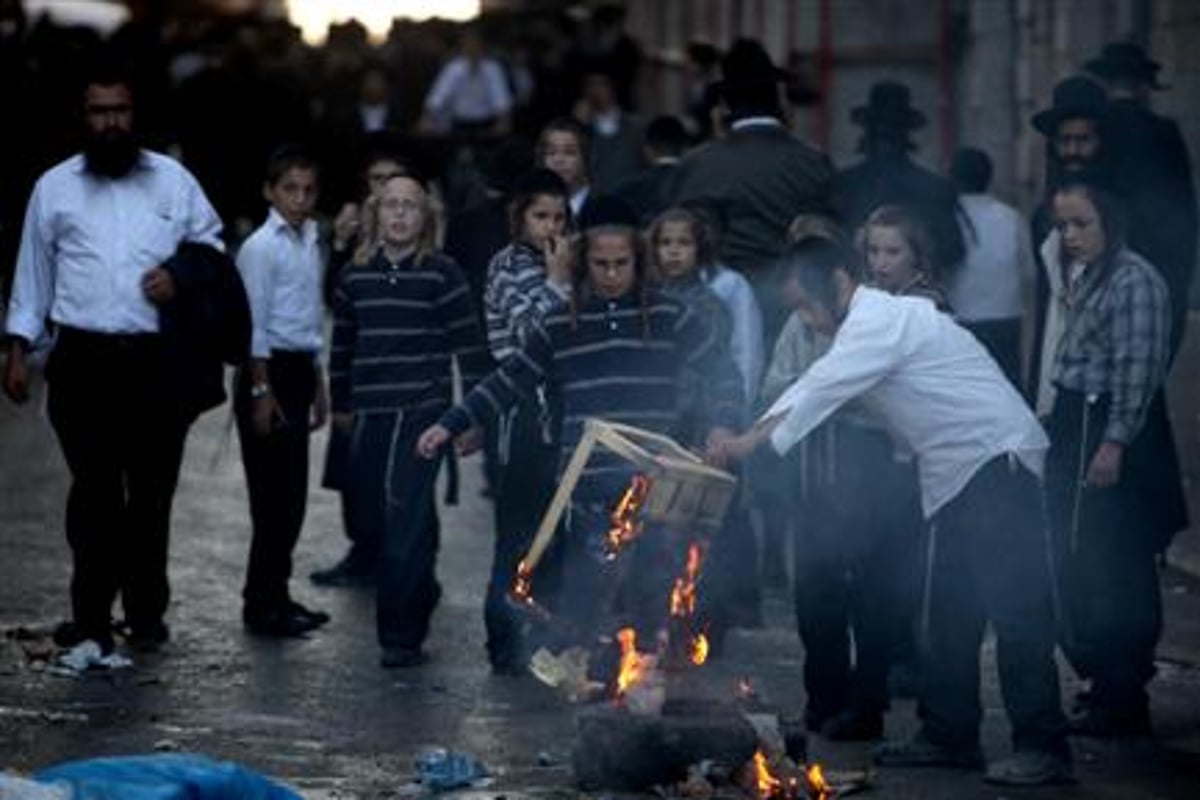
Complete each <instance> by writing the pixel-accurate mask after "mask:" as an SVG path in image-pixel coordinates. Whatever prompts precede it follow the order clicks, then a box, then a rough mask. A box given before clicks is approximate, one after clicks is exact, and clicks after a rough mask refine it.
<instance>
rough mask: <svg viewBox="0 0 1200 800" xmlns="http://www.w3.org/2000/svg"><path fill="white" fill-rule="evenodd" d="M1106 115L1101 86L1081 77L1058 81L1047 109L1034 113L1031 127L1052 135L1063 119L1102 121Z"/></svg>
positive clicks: (1106, 107) (1104, 93) (1106, 96)
mask: <svg viewBox="0 0 1200 800" xmlns="http://www.w3.org/2000/svg"><path fill="white" fill-rule="evenodd" d="M1107 113H1108V94H1107V93H1106V92H1105V91H1104V87H1103V86H1101V85H1100V84H1098V83H1096V82H1095V81H1094V80H1092V79H1091V78H1085V77H1083V76H1082V75H1077V76H1075V77H1071V78H1066V79H1065V80H1061V81H1059V82H1058V83H1057V84H1056V85H1055V87H1054V98H1053V102H1052V103H1051V105H1050V108H1047V109H1043V110H1041V111H1039V112H1038V113H1036V114H1034V115H1033V117H1032V119H1030V124H1032V125H1033V127H1034V128H1036V129H1037V130H1038V132H1039V133H1041V134H1043V135H1045V136H1054V134H1055V132H1056V131H1057V129H1058V124H1059V123H1060V122H1062V121H1063V120H1065V119H1080V118H1083V119H1095V120H1099V119H1103V118H1104V115H1105V114H1107Z"/></svg>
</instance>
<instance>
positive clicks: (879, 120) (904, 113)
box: [850, 81, 925, 131]
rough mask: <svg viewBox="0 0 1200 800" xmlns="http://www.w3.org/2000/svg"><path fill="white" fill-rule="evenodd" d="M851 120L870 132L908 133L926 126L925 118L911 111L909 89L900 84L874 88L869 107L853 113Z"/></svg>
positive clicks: (883, 84)
mask: <svg viewBox="0 0 1200 800" xmlns="http://www.w3.org/2000/svg"><path fill="white" fill-rule="evenodd" d="M850 120H851V121H852V122H853V123H854V124H855V125H859V126H861V127H863V128H867V129H869V130H879V129H883V130H894V131H909V130H913V129H915V128H920V127H922V126H923V125H924V124H925V115H924V114H922V113H921V112H920V111H918V110H917V109H915V108H913V107H912V95H911V93H910V92H909V90H908V87H907V86H905V85H904V84H903V83H898V82H897V81H880V82H879V83H877V84H875V85H874V86H872V87H871V93H870V95H868V96H867V104H866V105H865V106H858V107H857V108H855V109H853V110H852V111H851V112H850Z"/></svg>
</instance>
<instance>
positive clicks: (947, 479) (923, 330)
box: [764, 287, 1050, 517]
mask: <svg viewBox="0 0 1200 800" xmlns="http://www.w3.org/2000/svg"><path fill="white" fill-rule="evenodd" d="M859 396H861V397H862V400H863V402H864V404H865V405H866V406H867V407H868V408H870V409H872V410H873V411H874V412H875V413H877V414H879V416H880V417H881V418H882V419H883V420H884V421H885V422H886V423H887V426H888V428H889V429H890V430H891V432H892V435H893V436H895V437H896V438H897V439H898V440H899V443H900V444H901V445H902V446H904V447H906V448H907V449H908V450H910V451H911V452H913V453H914V454H915V455H916V457H917V464H918V469H919V472H920V478H921V505H922V508H923V509H924V512H925V516H926V517H932V516H933V515H934V514H936V513H937V511H938V510H939V509H940V508H942V506H944V505H945V504H946V503H948V502H950V501H951V500H953V499H954V497H955V496H956V495H957V494H958V493H959V492H961V491H962V490H963V488H964V487H965V486H966V485H967V483H968V482H969V481H970V480H971V478H972V477H973V476H974V475H975V473H976V472H977V471H978V470H979V469H980V468H981V467H983V466H984V465H985V464H987V463H988V462H989V461H991V460H992V459H994V458H996V457H997V456H1001V455H1004V454H1005V453H1011V454H1013V455H1015V456H1016V457H1017V458H1019V459H1020V460H1021V462H1022V463H1024V464H1025V466H1026V467H1028V468H1029V470H1030V471H1032V472H1033V473H1034V474H1036V475H1038V476H1041V474H1042V469H1043V464H1044V461H1045V453H1046V449H1047V448H1048V447H1049V444H1050V443H1049V440H1048V439H1047V438H1046V434H1045V432H1044V431H1043V430H1042V428H1041V426H1040V425H1039V424H1038V422H1037V419H1035V418H1034V416H1033V413H1032V412H1031V411H1030V410H1029V407H1028V406H1027V405H1025V401H1024V400H1023V399H1022V398H1021V396H1020V395H1019V394H1017V391H1016V389H1014V388H1013V387H1012V385H1011V384H1010V383H1009V381H1008V379H1007V378H1005V377H1004V374H1003V373H1002V372H1001V371H1000V368H999V367H998V366H996V362H995V361H993V360H992V358H991V356H989V355H988V354H987V351H986V350H984V349H983V346H982V345H980V344H979V342H978V341H977V340H976V339H975V337H974V336H972V335H971V334H970V333H969V332H967V330H966V329H964V328H961V327H959V325H957V324H956V323H955V322H954V320H952V319H951V318H950V317H949V316H948V315H946V314H943V313H942V312H940V311H938V310H937V308H936V307H935V306H934V305H933V303H931V302H930V301H929V300H927V299H925V298H921V297H894V296H892V295H889V294H887V293H885V292H881V291H879V290H876V289H869V288H866V287H859V288H858V289H857V290H856V291H855V292H854V296H853V297H852V298H851V301H850V308H849V310H848V311H847V314H846V318H845V319H844V320H843V321H842V324H841V327H840V328H839V329H838V332H837V335H836V336H834V339H833V344H832V346H831V347H830V348H829V351H828V352H827V353H826V354H825V355H824V356H822V357H821V358H819V359H817V361H816V362H815V363H814V364H813V365H812V367H811V368H809V370H808V372H806V373H805V374H804V375H803V376H801V377H800V378H799V379H798V380H797V381H796V382H795V383H793V384H792V385H791V386H790V387H789V388H788V389H787V390H786V391H785V392H784V393H783V395H781V396H780V398H779V399H778V400H776V401H775V404H774V405H772V406H771V408H770V410H768V411H767V413H766V414H765V415H764V417H769V416H774V415H776V414H780V413H784V412H786V414H787V415H786V416H785V417H784V419H783V422H782V423H781V424H780V425H779V426H778V427H777V428H776V429H775V430H774V431H773V432H772V434H771V444H772V445H773V446H774V447H775V449H776V451H778V452H779V453H785V452H787V451H788V450H789V449H791V447H792V446H793V445H795V444H796V443H797V442H798V441H800V440H801V439H803V438H804V437H805V436H807V435H808V434H809V433H810V432H812V431H813V430H814V429H815V428H816V427H817V426H819V425H820V424H821V423H822V422H824V421H825V420H826V419H827V418H828V417H829V416H830V415H831V414H832V413H833V412H834V411H836V410H837V409H838V408H839V407H840V406H841V405H842V404H844V403H846V402H847V401H849V400H852V399H854V398H856V397H859ZM862 468H863V469H868V470H869V469H871V468H872V465H870V464H863V465H862Z"/></svg>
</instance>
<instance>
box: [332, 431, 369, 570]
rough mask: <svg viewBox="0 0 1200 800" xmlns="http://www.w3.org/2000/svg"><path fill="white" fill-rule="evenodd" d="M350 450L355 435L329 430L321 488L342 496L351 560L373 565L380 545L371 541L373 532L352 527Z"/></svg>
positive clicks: (360, 527) (341, 504)
mask: <svg viewBox="0 0 1200 800" xmlns="http://www.w3.org/2000/svg"><path fill="white" fill-rule="evenodd" d="M353 447H354V434H353V433H352V432H351V431H347V430H343V429H341V428H338V427H337V426H333V427H331V428H330V429H329V443H328V445H327V447H326V449H325V467H324V470H323V472H322V475H321V486H322V487H323V488H325V489H333V490H334V491H336V492H337V493H338V494H339V495H340V497H341V502H340V507H341V512H342V531H343V532H344V533H345V534H346V538H347V539H349V540H350V557H351V558H353V559H354V561H355V562H356V563H358V564H362V565H374V563H375V556H376V554H377V553H378V552H379V543H378V542H377V541H375V540H374V539H373V538H372V536H371V534H372V531H369V530H365V529H363V528H362V526H359V525H355V521H356V519H357V517H356V516H355V513H354V503H353V501H352V500H351V494H350V452H351V450H352V449H353Z"/></svg>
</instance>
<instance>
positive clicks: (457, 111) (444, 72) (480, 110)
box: [425, 56, 513, 123]
mask: <svg viewBox="0 0 1200 800" xmlns="http://www.w3.org/2000/svg"><path fill="white" fill-rule="evenodd" d="M512 105H513V101H512V93H511V92H510V91H509V89H508V79H507V78H505V76H504V69H503V68H502V67H501V66H500V64H499V63H498V62H497V61H495V60H494V59H490V58H485V59H482V60H481V61H479V63H478V64H476V65H474V66H472V65H471V63H470V62H469V61H468V60H467V59H466V58H464V57H462V56H458V57H457V58H453V59H451V60H450V61H448V62H447V63H446V65H445V66H443V67H442V69H441V71H440V72H438V76H437V78H436V79H435V80H434V82H433V87H432V88H431V89H430V90H429V95H428V96H427V97H426V100H425V108H426V109H427V110H428V111H429V112H430V113H431V114H433V115H434V116H435V117H437V118H439V119H442V120H444V121H446V122H451V123H453V122H484V121H486V120H489V119H492V118H493V117H498V116H500V115H501V114H507V113H508V112H509V111H511V110H512Z"/></svg>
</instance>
